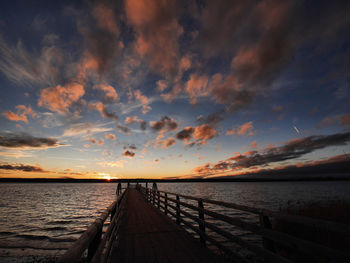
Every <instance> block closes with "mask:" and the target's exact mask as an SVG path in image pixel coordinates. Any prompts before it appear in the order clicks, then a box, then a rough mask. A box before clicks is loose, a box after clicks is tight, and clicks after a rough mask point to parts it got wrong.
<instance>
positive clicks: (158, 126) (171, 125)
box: [150, 116, 177, 131]
mask: <svg viewBox="0 0 350 263" xmlns="http://www.w3.org/2000/svg"><path fill="white" fill-rule="evenodd" d="M150 126H151V128H152V129H153V130H155V131H160V130H163V129H165V130H167V131H173V130H175V129H176V128H177V123H176V121H175V120H174V119H172V118H169V117H168V116H163V117H162V118H161V119H160V120H159V121H151V122H150Z"/></svg>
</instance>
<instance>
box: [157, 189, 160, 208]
mask: <svg viewBox="0 0 350 263" xmlns="http://www.w3.org/2000/svg"><path fill="white" fill-rule="evenodd" d="M157 196H158V200H157V201H158V202H157V203H158V208H159V206H160V193H159V191H157Z"/></svg>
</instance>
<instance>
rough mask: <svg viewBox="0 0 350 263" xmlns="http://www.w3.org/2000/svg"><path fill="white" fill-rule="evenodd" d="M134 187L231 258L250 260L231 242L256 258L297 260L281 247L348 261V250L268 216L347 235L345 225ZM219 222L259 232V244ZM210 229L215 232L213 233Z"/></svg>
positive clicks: (349, 230)
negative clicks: (284, 227) (293, 231)
mask: <svg viewBox="0 0 350 263" xmlns="http://www.w3.org/2000/svg"><path fill="white" fill-rule="evenodd" d="M138 189H139V191H140V192H141V193H142V194H143V195H144V197H145V199H146V200H148V201H149V202H150V203H151V204H153V205H154V206H155V207H157V208H158V209H159V210H161V211H162V212H164V213H165V214H166V215H168V216H170V217H172V218H173V219H174V220H175V222H176V223H177V224H179V225H182V226H184V227H186V228H188V229H191V230H192V231H191V232H192V233H196V234H197V235H198V236H199V238H200V241H201V242H202V243H203V244H207V245H212V246H214V247H216V248H217V249H218V251H221V252H222V253H223V254H225V255H226V256H227V257H229V258H230V259H232V260H234V261H235V262H250V260H249V261H248V260H247V257H243V256H241V255H240V254H239V253H236V252H235V251H234V250H233V249H232V246H231V247H230V246H229V245H230V244H233V243H234V244H236V245H239V246H240V247H241V248H244V249H246V250H248V251H250V252H252V253H253V254H254V255H255V257H256V258H263V259H264V260H265V262H276V263H282V262H285V263H287V262H299V260H298V259H295V257H291V256H290V255H289V256H288V255H287V256H286V255H285V253H281V248H283V249H287V251H292V253H293V254H294V255H297V257H298V256H299V257H302V255H307V256H310V257H315V256H316V257H318V256H321V257H322V259H323V260H325V261H322V262H350V254H349V253H345V252H343V251H339V250H337V249H334V248H331V247H327V246H325V245H321V244H319V243H316V242H312V241H309V240H305V239H302V238H300V237H296V236H293V235H290V234H287V233H285V232H282V231H278V230H276V229H273V228H272V224H271V221H270V219H280V220H283V221H285V222H291V223H297V224H300V225H302V226H305V227H308V228H312V229H317V230H319V231H322V230H326V231H331V232H334V233H337V234H342V235H346V236H347V238H350V226H349V225H344V224H337V223H333V222H329V221H325V220H317V219H312V218H308V217H303V216H297V215H289V214H283V213H276V212H273V211H270V210H267V209H259V208H255V207H248V206H243V205H238V204H234V203H227V202H220V201H215V200H209V199H202V198H197V197H193V196H187V195H181V194H176V193H170V192H165V191H159V190H157V189H149V188H145V187H142V186H140V185H139V186H138ZM193 202H195V204H194V203H193ZM207 206H211V207H213V206H215V207H217V208H221V209H222V208H228V209H235V210H238V211H243V212H245V213H249V214H251V215H255V216H256V217H258V219H259V222H258V223H252V222H248V221H247V220H242V218H241V217H233V216H229V215H228V214H229V213H225V214H223V213H219V212H215V211H213V209H211V210H209V209H207V208H206V207H207ZM215 210H219V209H215ZM214 221H215V223H214ZM220 222H221V223H220ZM222 223H224V224H226V225H229V226H231V227H236V228H238V229H240V230H243V231H247V232H249V233H252V234H255V235H257V236H260V237H261V240H262V242H261V243H262V244H261V245H259V244H256V243H253V242H250V241H248V240H246V239H244V238H242V237H240V236H238V235H234V234H233V233H232V231H230V230H228V229H225V228H224V227H222V226H220V225H222ZM212 233H215V235H213V234H212ZM218 237H221V238H224V239H225V242H222V241H220V240H219V238H218ZM347 240H349V239H347ZM208 243H209V244H208Z"/></svg>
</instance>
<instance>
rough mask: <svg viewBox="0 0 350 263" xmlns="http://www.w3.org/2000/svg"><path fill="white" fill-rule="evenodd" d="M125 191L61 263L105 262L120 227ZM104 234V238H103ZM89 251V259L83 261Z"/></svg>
mask: <svg viewBox="0 0 350 263" xmlns="http://www.w3.org/2000/svg"><path fill="white" fill-rule="evenodd" d="M126 191H127V190H124V191H123V192H122V193H121V194H120V195H119V196H118V197H117V199H116V200H115V201H114V202H113V203H112V204H111V205H110V206H109V207H108V208H107V209H106V210H105V211H104V212H103V213H102V214H101V216H100V217H98V218H97V219H96V220H95V221H94V222H93V223H92V224H91V225H90V226H89V227H88V229H87V230H86V231H85V232H84V233H83V234H82V235H81V236H80V237H79V239H77V240H76V241H75V242H74V244H73V245H72V246H71V247H70V248H69V249H68V250H67V251H66V253H65V254H64V255H63V256H62V257H60V258H59V260H58V262H59V263H73V262H86V261H87V262H105V260H106V258H107V257H108V254H109V251H110V249H111V240H112V237H113V236H114V235H115V234H116V232H117V231H118V229H119V225H120V218H121V215H122V207H123V204H124V202H123V201H124V198H123V197H124V196H125V193H126ZM108 216H110V218H111V221H110V225H109V227H108V229H107V231H106V232H105V233H104V234H103V233H102V230H103V226H104V223H105V222H106V219H107V218H108ZM102 234H103V236H102ZM86 251H87V259H85V260H83V261H81V260H82V257H83V255H84V253H85V252H86Z"/></svg>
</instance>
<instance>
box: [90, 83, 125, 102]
mask: <svg viewBox="0 0 350 263" xmlns="http://www.w3.org/2000/svg"><path fill="white" fill-rule="evenodd" d="M94 89H97V90H101V91H103V92H104V93H105V98H106V100H107V101H116V100H118V99H119V96H118V94H117V92H116V91H115V89H114V88H113V87H112V86H110V85H107V84H98V85H95V86H94Z"/></svg>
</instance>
